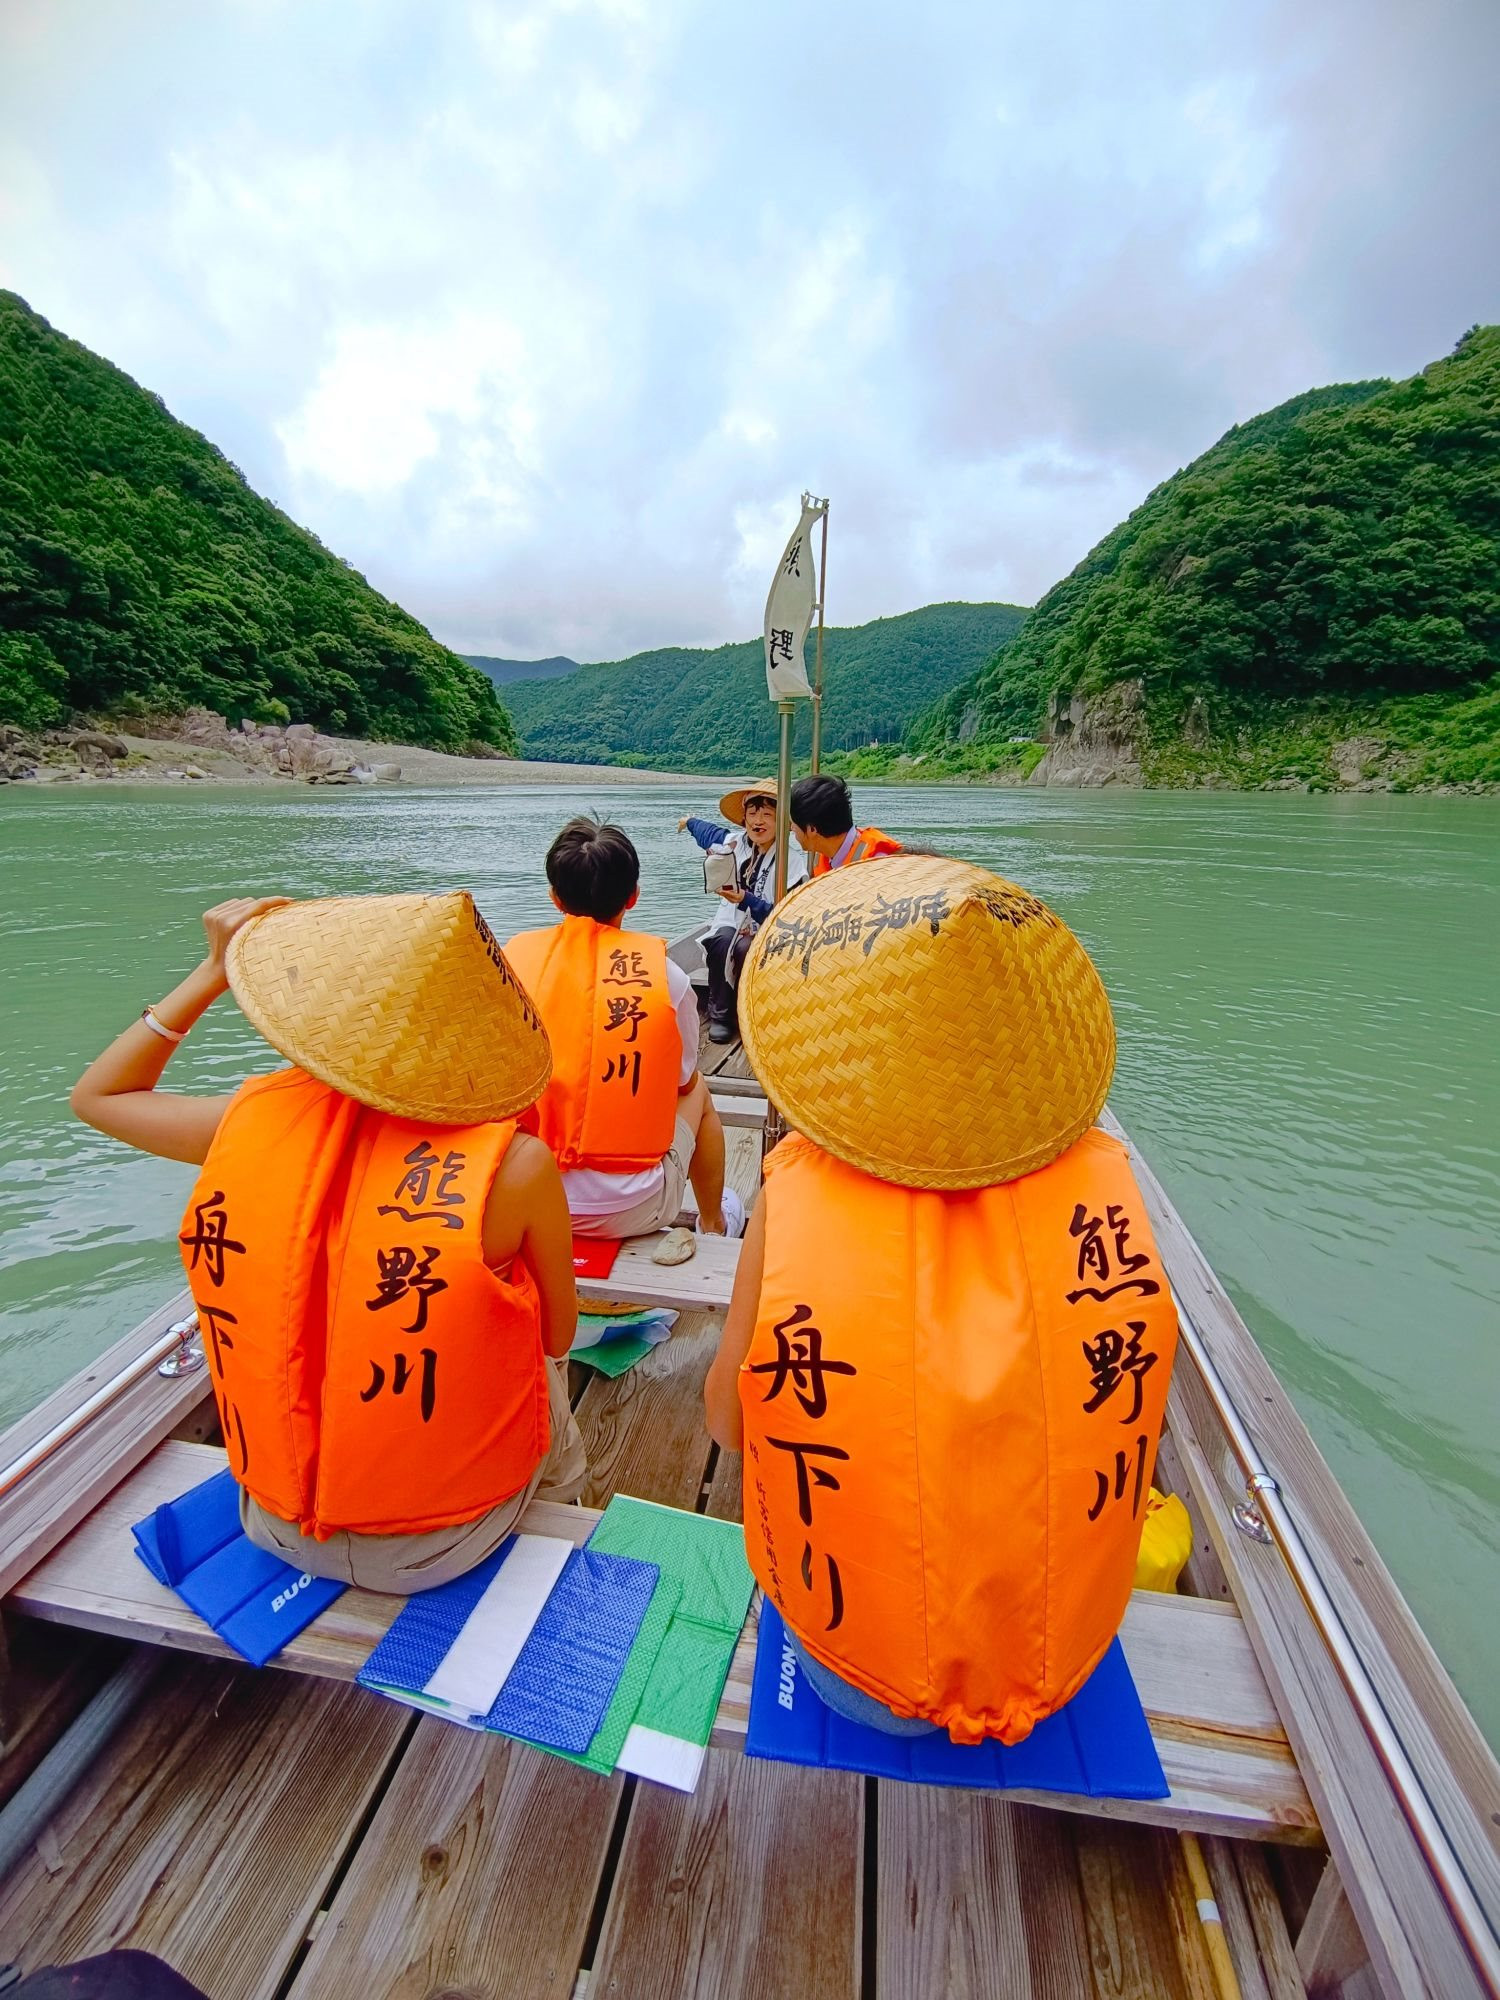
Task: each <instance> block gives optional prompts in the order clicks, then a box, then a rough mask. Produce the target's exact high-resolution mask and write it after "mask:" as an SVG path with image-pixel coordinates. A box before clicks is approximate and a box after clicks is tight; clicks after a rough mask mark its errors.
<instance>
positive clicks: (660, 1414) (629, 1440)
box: [576, 1313, 722, 1512]
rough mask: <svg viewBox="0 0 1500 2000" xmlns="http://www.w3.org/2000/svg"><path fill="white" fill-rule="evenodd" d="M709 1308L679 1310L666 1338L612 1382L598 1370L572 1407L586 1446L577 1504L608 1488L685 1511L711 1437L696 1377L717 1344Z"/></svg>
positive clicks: (598, 1498) (699, 1484) (699, 1482)
mask: <svg viewBox="0 0 1500 2000" xmlns="http://www.w3.org/2000/svg"><path fill="white" fill-rule="evenodd" d="M721 1324H722V1322H721V1320H720V1318H719V1315H718V1314H716V1313H684V1314H683V1316H682V1318H681V1319H680V1320H679V1321H678V1322H677V1325H676V1327H675V1328H674V1329H673V1332H672V1337H671V1339H670V1340H668V1341H664V1342H663V1343H662V1345H661V1346H660V1347H654V1348H653V1349H652V1350H651V1352H650V1353H649V1354H648V1355H647V1356H646V1358H645V1360H644V1361H641V1362H639V1363H638V1364H637V1366H636V1367H634V1368H632V1369H630V1370H629V1371H628V1372H627V1373H626V1374H624V1375H618V1376H616V1377H615V1379H614V1380H613V1381H610V1380H609V1379H608V1378H607V1377H605V1376H598V1377H596V1378H595V1380H594V1381H592V1382H591V1383H590V1384H589V1385H588V1387H587V1388H586V1389H585V1390H584V1393H583V1396H582V1398H581V1399H580V1401H579V1404H578V1409H577V1412H576V1415H577V1418H578V1427H579V1429H580V1430H581V1431H582V1433H583V1443H584V1449H585V1450H586V1451H587V1453H588V1460H589V1478H588V1484H587V1486H586V1487H585V1488H584V1494H583V1499H584V1505H585V1506H587V1507H601V1508H602V1507H603V1506H604V1505H605V1504H606V1503H607V1501H608V1500H609V1497H610V1495H611V1494H614V1493H633V1494H635V1495H636V1497H637V1498H638V1499H641V1500H658V1501H660V1502H661V1503H662V1505H663V1506H667V1507H684V1508H686V1509H687V1510H688V1511H689V1512H692V1511H693V1510H694V1509H695V1508H696V1507H697V1505H698V1497H699V1494H700V1493H701V1491H702V1489H703V1476H704V1471H705V1468H706V1467H707V1464H708V1454H709V1448H710V1441H709V1435H708V1429H707V1426H706V1424H705V1422H704V1414H703V1378H704V1376H705V1375H706V1374H707V1373H708V1364H709V1363H710V1361H712V1359H713V1357H714V1354H715V1353H716V1351H717V1349H718V1344H719V1328H720V1326H721Z"/></svg>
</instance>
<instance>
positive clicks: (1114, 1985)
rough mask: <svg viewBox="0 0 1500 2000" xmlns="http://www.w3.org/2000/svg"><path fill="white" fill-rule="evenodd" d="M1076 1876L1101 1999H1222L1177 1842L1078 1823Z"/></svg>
mask: <svg viewBox="0 0 1500 2000" xmlns="http://www.w3.org/2000/svg"><path fill="white" fill-rule="evenodd" d="M1075 1834H1076V1839H1077V1843H1078V1876H1079V1882H1080V1885H1081V1889H1082V1899H1083V1916H1084V1923H1085V1925H1086V1926H1087V1929H1088V1934H1089V1949H1090V1955H1091V1958H1092V1961H1093V1967H1094V1982H1095V1990H1096V1992H1097V1993H1098V1994H1099V1996H1100V2000H1116V1996H1118V2000H1169V1996H1172V1997H1173V2000H1220V1995H1219V1992H1218V1989H1217V1987H1216V1986H1215V1984H1214V1979H1213V1972H1212V1968H1211V1967H1210V1965H1209V1962H1208V1952H1207V1948H1206V1947H1205V1945H1204V1943H1203V1940H1202V1937H1201V1935H1199V1926H1198V1921H1197V1907H1196V1903H1195V1900H1194V1898H1193V1895H1192V1885H1191V1883H1190V1882H1189V1881H1188V1877H1187V1868H1186V1865H1185V1864H1184V1862H1183V1860H1182V1857H1181V1852H1180V1850H1179V1848H1178V1845H1177V1842H1176V1841H1175V1840H1174V1839H1173V1838H1172V1836H1171V1835H1170V1834H1166V1833H1157V1834H1154V1835H1152V1834H1147V1833H1146V1832H1145V1831H1144V1830H1143V1829H1124V1828H1120V1827H1112V1826H1106V1825H1104V1824H1103V1823H1102V1822H1101V1821H1098V1820H1079V1821H1078V1822H1077V1823H1076V1828H1075Z"/></svg>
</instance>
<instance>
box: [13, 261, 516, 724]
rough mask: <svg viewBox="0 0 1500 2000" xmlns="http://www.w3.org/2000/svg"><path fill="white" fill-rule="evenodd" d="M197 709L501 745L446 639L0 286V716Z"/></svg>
mask: <svg viewBox="0 0 1500 2000" xmlns="http://www.w3.org/2000/svg"><path fill="white" fill-rule="evenodd" d="M195 703H196V704H201V705H203V706H204V707H206V708H210V709H213V710H215V711H216V712H217V713H218V714H220V715H223V716H226V717H227V718H228V719H229V720H230V721H231V722H238V721H240V720H241V718H243V717H249V718H251V719H252V720H255V721H260V722H266V723H287V722H294V723H295V722H306V723H312V724H315V725H316V726H318V727H319V728H323V729H329V730H336V731H340V732H344V733H349V734H355V735H364V736H369V737H372V738H378V739H380V740H382V741H387V742H407V743H426V744H432V745H435V746H437V747H440V748H443V749H450V750H459V749H464V748H468V747H470V746H474V747H478V748H485V747H487V748H490V749H492V750H500V751H504V752H508V753H512V754H513V753H514V751H515V748H516V742H515V733H514V731H513V729H512V728H511V724H510V721H509V718H508V717H507V715H506V713H505V710H504V709H503V708H502V707H501V705H500V703H499V701H498V699H497V698H496V695H495V691H494V688H493V686H492V685H491V683H490V681H489V679H488V677H487V676H486V675H484V674H482V673H480V672H478V671H477V670H476V669H475V668H473V667H471V666H469V665H467V664H466V663H465V662H464V661H463V660H461V659H459V658H458V656H457V655H456V654H455V653H451V652H449V651H448V649H447V648H446V647H444V646H440V645H439V644H438V643H437V641H436V640H435V639H434V638H433V637H432V636H431V634H430V633H429V632H427V631H426V629H425V628H424V627H423V626H421V625H420V624H418V622H417V621H416V619H415V618H411V617H409V616H408V615H407V613H406V612H404V611H402V610H401V609H400V608H399V606H397V605H394V604H391V603H389V602H388V601H387V600H386V599H385V598H383V597H381V596H380V595H379V593H378V592H376V591H374V590H372V589H371V588H370V586H369V585H368V584H367V583H366V582H365V580H364V578H363V577H361V576H359V575H357V574H356V572H355V571H354V570H352V569H350V568H349V566H348V565H347V564H346V563H343V562H341V561H340V560H339V559H338V557H337V556H334V555H332V554H330V553H329V551H328V550H327V549H325V548H324V547H323V545H322V543H321V542H319V541H318V540H317V538H316V537H315V536H313V535H311V534H309V533H308V532H307V530H306V529H305V528H299V527H298V526H297V524H296V523H295V522H294V521H292V520H289V519H288V518H287V516H286V515H285V514H283V513H281V512H280V510H279V509H277V508H275V507H273V506H272V505H271V504H270V503H269V502H268V501H266V500H263V499H261V498H260V496H259V495H258V494H256V493H254V492H252V491H251V489H250V487H249V486H248V485H247V484H246V483H245V480H244V478H243V477H242V475H241V474H240V473H239V472H238V471H237V470H236V468H235V467H234V466H233V465H231V464H230V463H229V461H228V460H227V459H226V458H224V457H223V455H222V454H221V453H220V452H218V451H216V450H215V449H214V447H213V446H212V445H211V444H210V443H209V442H208V440H207V439H206V438H204V437H201V436H200V435H199V434H198V432H196V431H194V430H190V429H189V428H188V427H187V425H186V424H181V423H178V422H177V421H176V419H175V418H173V417H172V416H171V415H170V414H169V413H168V411H167V410H166V408H165V407H164V405H163V404H162V403H161V401H160V400H159V399H158V398H157V397H155V396H152V395H150V394H148V393H147V392H146V391H145V390H144V389H142V388H140V387H139V385H138V384H136V383H135V382H133V381H131V379H130V377H129V376H128V375H125V374H122V373H121V371H120V370H119V369H118V368H115V367H112V366H111V365H110V363H109V362H107V361H104V360H102V359H101V358H100V357H99V356H98V355H96V354H92V353H90V351H89V350H88V349H87V348H86V347H82V346H80V345H79V343H78V342H77V341H73V340H68V339H66V338H65V337H64V336H63V335H62V334H60V333H57V332H56V331H54V329H53V328H52V327H51V326H49V325H48V323H47V322H46V320H44V319H42V318H41V317H40V315H39V314H37V313H34V312H32V310H31V309H30V307H29V306H28V305H27V304H26V302H25V301H24V300H23V299H20V298H18V297H16V295H15V294H14V293H13V292H0V722H3V723H12V724H18V725H20V726H21V727H23V728H26V729H44V728H47V727H48V726H50V725H54V724H57V723H60V722H63V721H64V720H65V719H66V718H67V717H68V716H69V715H70V714H75V715H76V714H83V715H112V716H116V717H121V718H125V719H130V718H135V719H144V718H149V717H151V716H153V715H171V714H175V713H178V712H180V711H182V710H183V709H186V708H188V707H190V706H192V705H193V704H195Z"/></svg>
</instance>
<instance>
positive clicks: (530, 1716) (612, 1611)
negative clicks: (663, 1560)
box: [484, 1549, 659, 1755]
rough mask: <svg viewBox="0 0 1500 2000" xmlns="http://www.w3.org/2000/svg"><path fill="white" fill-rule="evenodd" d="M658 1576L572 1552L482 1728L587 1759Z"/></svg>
mask: <svg viewBox="0 0 1500 2000" xmlns="http://www.w3.org/2000/svg"><path fill="white" fill-rule="evenodd" d="M658 1575H659V1571H658V1570H657V1568H656V1565H655V1564H654V1563H648V1562H635V1561H632V1560H630V1559H628V1558H622V1557H619V1556H605V1555H596V1554H595V1553H593V1552H592V1551H591V1550H589V1549H574V1550H572V1551H571V1552H570V1554H569V1556H568V1560H567V1564H566V1566H565V1568H564V1570H563V1573H562V1575H561V1576H560V1577H559V1579H558V1581H557V1586H556V1588H555V1589H554V1590H553V1592H552V1594H551V1596H550V1597H549V1598H548V1599H547V1602H546V1604H545V1605H544V1606H543V1608H542V1613H541V1616H540V1617H539V1618H538V1619H537V1621H536V1624H535V1625H534V1626H533V1627H532V1631H531V1636H530V1638H529V1639H528V1640H527V1641H526V1644H525V1645H524V1646H523V1647H522V1648H521V1652H520V1655H519V1657H518V1658H517V1660H516V1663H515V1665H514V1666H513V1667H512V1668H511V1670H510V1672H509V1673H508V1674H507V1675H506V1677H505V1683H504V1685H503V1686H502V1688H501V1689H500V1692H499V1694H498V1696H497V1697H496V1699H495V1703H494V1706H493V1707H492V1708H491V1709H490V1711H489V1713H488V1714H487V1715H486V1716H485V1718H484V1723H485V1727H486V1728H487V1729H498V1730H501V1731H502V1732H503V1733H504V1734H505V1735H507V1736H520V1737H524V1738H525V1740H526V1741H527V1742H528V1743H535V1744H539V1745H540V1746H542V1747H543V1748H545V1749H548V1750H570V1751H572V1752H573V1753H574V1754H575V1755H579V1754H581V1753H582V1752H584V1751H586V1750H587V1749H588V1747H589V1745H590V1744H591V1743H592V1742H593V1740H594V1736H595V1733H596V1732H597V1730H598V1728H599V1725H600V1723H601V1722H602V1721H603V1720H604V1713H605V1710H606V1709H607V1708H608V1707H609V1704H610V1699H611V1697H612V1696H613V1694H614V1692H615V1689H616V1688H617V1687H618V1686H619V1684H620V1680H621V1677H622V1676H623V1674H624V1672H625V1663H626V1661H627V1660H628V1659H629V1657H630V1649H631V1647H632V1646H633V1645H634V1644H635V1640H636V1635H637V1634H638V1633H639V1631H640V1629H641V1624H642V1622H643V1620H644V1619H645V1616H646V1612H647V1610H648V1608H649V1607H650V1603H651V1598H652V1593H653V1592H654V1591H655V1589H656V1583H657V1577H658Z"/></svg>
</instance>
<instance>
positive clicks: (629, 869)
mask: <svg viewBox="0 0 1500 2000" xmlns="http://www.w3.org/2000/svg"><path fill="white" fill-rule="evenodd" d="M547 880H548V881H549V882H550V883H551V884H552V888H553V891H554V893H555V894H556V897H557V900H558V901H559V902H560V903H561V904H562V906H563V908H564V909H565V910H566V911H567V913H568V915H569V916H570V917H592V918H593V919H594V922H595V923H596V924H607V923H609V922H610V921H611V920H612V919H613V918H615V917H617V916H619V914H620V912H621V910H623V909H624V907H625V905H626V904H627V903H628V902H629V901H630V899H631V897H632V896H633V895H634V894H635V892H636V890H637V888H638V887H639V886H640V880H641V857H640V856H639V855H638V854H637V853H636V851H635V842H634V841H633V840H632V839H631V838H630V835H629V834H628V833H626V831H625V829H624V828H623V827H619V826H611V825H610V823H609V821H608V820H598V819H570V820H569V821H568V823H567V825H566V826H565V827H564V828H563V830H562V832H561V833H560V834H559V835H558V836H557V838H556V840H554V841H553V843H552V845H551V846H550V847H549V848H548V849H547Z"/></svg>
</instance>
